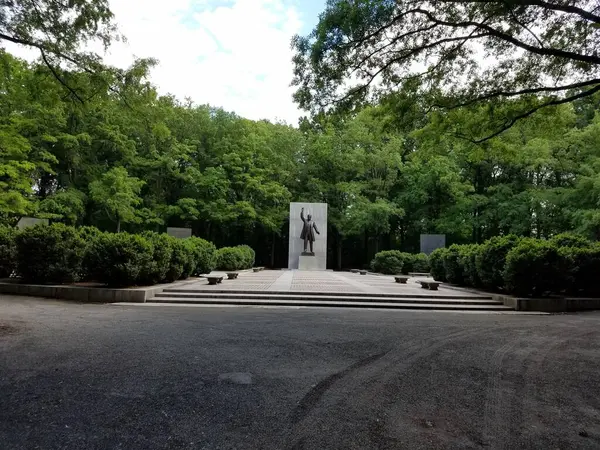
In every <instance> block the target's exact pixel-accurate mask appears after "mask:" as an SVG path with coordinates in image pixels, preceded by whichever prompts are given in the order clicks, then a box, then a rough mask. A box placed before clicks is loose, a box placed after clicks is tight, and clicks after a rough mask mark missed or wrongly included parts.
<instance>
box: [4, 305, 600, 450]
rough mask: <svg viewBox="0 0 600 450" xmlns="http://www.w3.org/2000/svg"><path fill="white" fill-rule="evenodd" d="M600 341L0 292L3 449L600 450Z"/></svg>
mask: <svg viewBox="0 0 600 450" xmlns="http://www.w3.org/2000/svg"><path fill="white" fill-rule="evenodd" d="M599 349H600V314H596V313H588V314H581V315H554V316H549V315H547V316H533V315H531V316H530V315H498V314H463V313H435V312H410V311H391V312H390V311H365V310H338V309H336V310H323V309H258V308H256V309H251V308H203V307H195V308H194V307H188V308H185V307H168V306H166V307H119V306H110V305H107V306H103V305H79V304H68V303H60V302H54V301H42V300H35V299H26V298H17V297H12V298H11V297H0V448H2V449H36V448H40V449H52V450H54V449H144V450H147V449H179V448H181V449H396V448H397V449H435V448H450V449H452V448H455V449H459V448H460V449H462V448H482V447H484V448H491V449H517V448H535V449H544V450H547V449H571V448H576V449H586V448H590V449H591V448H600V351H599Z"/></svg>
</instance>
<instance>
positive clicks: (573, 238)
mask: <svg viewBox="0 0 600 450" xmlns="http://www.w3.org/2000/svg"><path fill="white" fill-rule="evenodd" d="M550 242H551V243H553V244H554V245H556V246H557V247H575V248H590V247H591V246H592V245H593V243H592V241H590V240H589V239H587V238H585V237H583V236H580V235H578V234H573V233H561V234H557V235H556V236H553V237H552V239H550Z"/></svg>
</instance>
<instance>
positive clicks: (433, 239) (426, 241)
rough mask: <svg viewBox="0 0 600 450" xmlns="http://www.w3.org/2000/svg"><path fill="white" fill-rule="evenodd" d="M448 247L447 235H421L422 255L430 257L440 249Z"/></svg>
mask: <svg viewBox="0 0 600 450" xmlns="http://www.w3.org/2000/svg"><path fill="white" fill-rule="evenodd" d="M444 247H446V235H445V234H422V235H421V253H425V254H426V255H430V254H431V253H432V252H433V251H434V250H436V249H438V248H444Z"/></svg>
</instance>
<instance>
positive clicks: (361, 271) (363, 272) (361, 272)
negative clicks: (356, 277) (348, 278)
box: [359, 270, 367, 275]
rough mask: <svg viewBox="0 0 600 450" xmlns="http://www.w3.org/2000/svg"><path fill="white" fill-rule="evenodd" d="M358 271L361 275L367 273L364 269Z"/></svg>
mask: <svg viewBox="0 0 600 450" xmlns="http://www.w3.org/2000/svg"><path fill="white" fill-rule="evenodd" d="M359 272H360V274H361V275H366V274H367V271H366V270H359Z"/></svg>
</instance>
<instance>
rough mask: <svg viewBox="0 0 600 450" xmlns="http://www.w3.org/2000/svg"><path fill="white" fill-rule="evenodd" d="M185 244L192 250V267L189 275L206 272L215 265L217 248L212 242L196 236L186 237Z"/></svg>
mask: <svg viewBox="0 0 600 450" xmlns="http://www.w3.org/2000/svg"><path fill="white" fill-rule="evenodd" d="M185 241H186V244H187V245H188V248H189V249H190V251H191V252H192V259H193V261H192V263H193V266H194V267H193V269H191V272H190V275H202V274H208V273H210V272H212V271H213V270H215V267H216V266H217V248H216V247H215V246H214V244H213V243H212V242H208V241H206V240H204V239H201V238H198V237H191V238H187V239H186V240H185Z"/></svg>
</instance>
